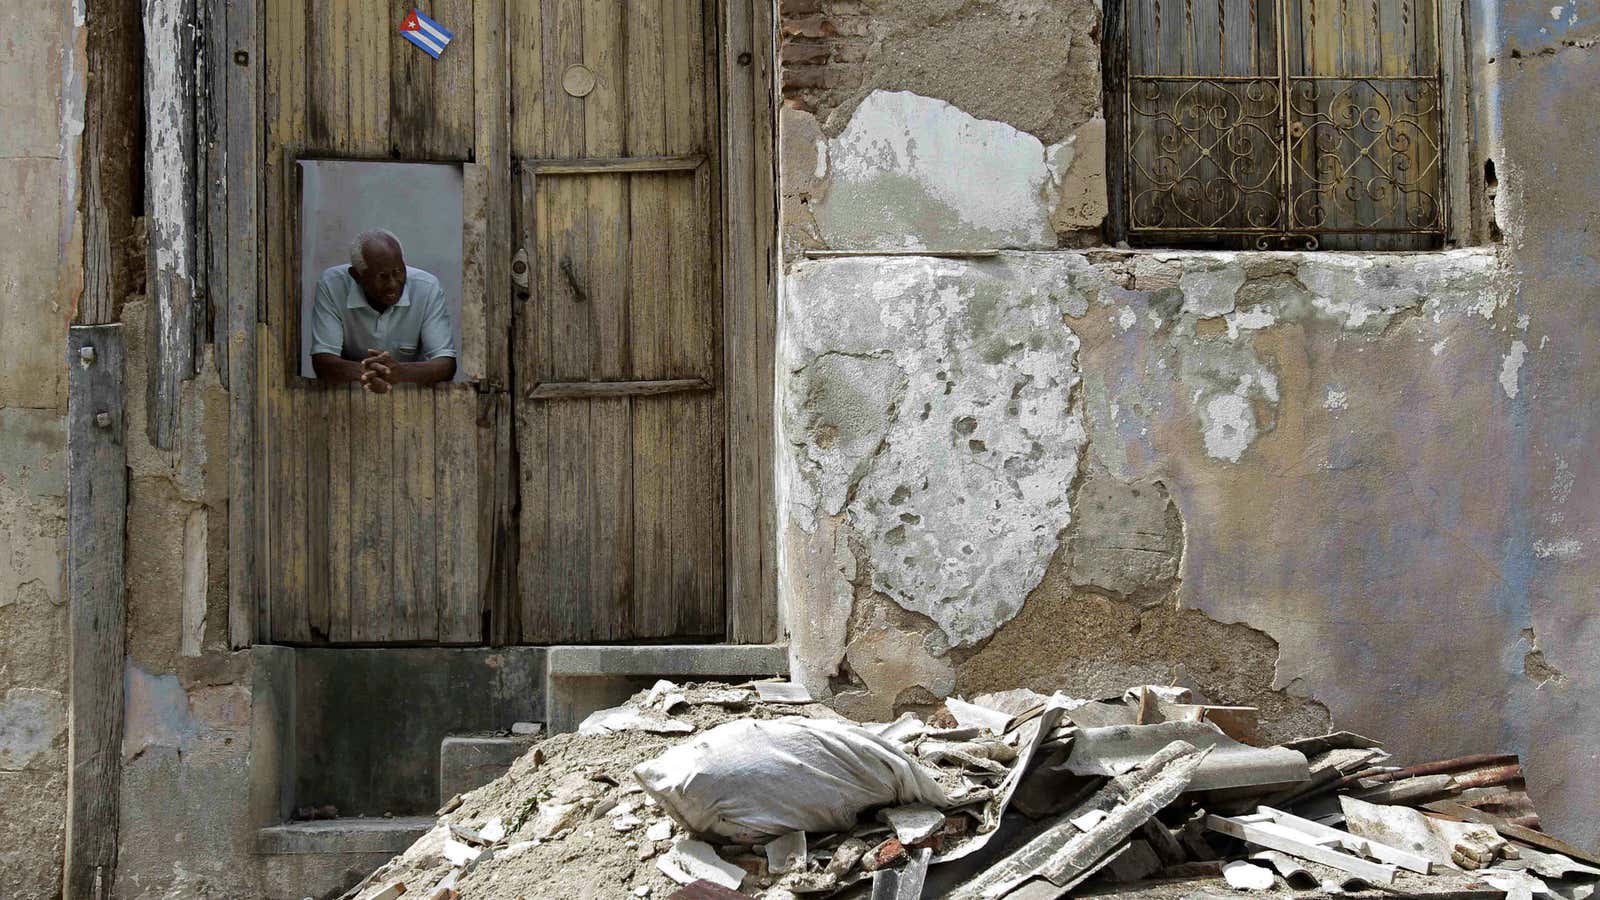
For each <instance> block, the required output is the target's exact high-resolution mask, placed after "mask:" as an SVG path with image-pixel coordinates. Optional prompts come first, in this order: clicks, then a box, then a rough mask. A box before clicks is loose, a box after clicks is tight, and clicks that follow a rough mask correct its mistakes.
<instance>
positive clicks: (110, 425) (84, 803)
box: [62, 324, 128, 900]
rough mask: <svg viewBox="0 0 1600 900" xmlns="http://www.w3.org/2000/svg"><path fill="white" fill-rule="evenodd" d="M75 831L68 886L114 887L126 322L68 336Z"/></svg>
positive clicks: (75, 891) (80, 894)
mask: <svg viewBox="0 0 1600 900" xmlns="http://www.w3.org/2000/svg"><path fill="white" fill-rule="evenodd" d="M67 354H68V356H67V366H68V370H69V371H68V377H67V602H68V616H69V620H70V626H71V644H70V647H69V649H68V657H67V671H68V675H67V678H68V685H69V688H68V690H69V695H70V696H69V701H68V712H67V719H68V722H67V798H68V800H67V841H66V865H65V871H64V874H63V885H62V894H63V896H65V897H66V898H68V900H76V898H100V897H106V896H109V895H110V892H111V885H112V881H113V874H114V870H115V867H116V862H117V799H118V796H119V790H118V785H119V782H120V781H121V777H122V715H123V709H122V707H123V697H122V694H123V687H122V667H123V653H124V650H125V640H126V638H125V635H124V633H123V621H124V607H123V588H122V562H123V559H122V554H123V539H124V532H125V528H126V526H125V521H124V514H125V510H126V508H127V497H128V485H127V467H126V466H127V463H126V451H125V444H124V441H123V434H124V423H123V416H122V412H123V397H122V366H123V342H122V326H121V325H120V324H113V325H91V326H78V327H74V328H72V329H71V331H70V333H69V335H68V338H67Z"/></svg>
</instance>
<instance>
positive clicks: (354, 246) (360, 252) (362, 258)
mask: <svg viewBox="0 0 1600 900" xmlns="http://www.w3.org/2000/svg"><path fill="white" fill-rule="evenodd" d="M374 241H393V242H394V246H395V249H396V250H399V251H400V253H401V255H404V254H405V248H403V247H401V246H400V239H399V238H397V237H395V236H394V232H392V231H390V230H389V229H387V228H373V229H371V230H369V231H363V232H361V233H360V234H358V235H356V239H355V240H354V241H351V242H350V268H351V269H352V270H354V271H356V272H365V271H366V270H367V257H366V250H367V245H368V244H370V243H372V242H374Z"/></svg>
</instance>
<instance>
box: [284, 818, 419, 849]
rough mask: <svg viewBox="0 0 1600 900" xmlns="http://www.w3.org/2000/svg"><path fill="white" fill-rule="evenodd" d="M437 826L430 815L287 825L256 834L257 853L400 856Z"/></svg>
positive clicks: (325, 820) (335, 820) (291, 823)
mask: <svg viewBox="0 0 1600 900" xmlns="http://www.w3.org/2000/svg"><path fill="white" fill-rule="evenodd" d="M433 823H434V820H433V818H432V817H429V816H396V817H395V818H392V819H379V818H372V819H319V820H316V821H311V822H285V823H284V824H282V825H273V826H271V827H270V828H263V829H261V830H260V831H257V832H256V852H257V853H259V854H261V855H263V856H298V855H306V854H345V853H391V854H392V853H400V852H402V851H404V850H405V849H406V848H407V847H410V846H411V845H412V844H413V843H415V842H416V840H417V838H420V837H422V836H423V835H424V834H427V832H428V830H429V829H431V828H432V827H433Z"/></svg>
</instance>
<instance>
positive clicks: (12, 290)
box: [0, 3, 83, 898]
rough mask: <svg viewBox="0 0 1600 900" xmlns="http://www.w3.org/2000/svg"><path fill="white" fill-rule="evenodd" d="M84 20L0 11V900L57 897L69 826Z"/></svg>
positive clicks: (58, 8) (71, 11)
mask: <svg viewBox="0 0 1600 900" xmlns="http://www.w3.org/2000/svg"><path fill="white" fill-rule="evenodd" d="M79 14H81V12H80V11H78V10H75V8H74V7H73V5H72V4H69V3H9V4H4V5H3V6H0V35H4V37H3V38H0V47H3V48H4V52H3V56H4V58H5V64H4V65H3V66H0V123H4V124H3V127H0V347H3V348H4V352H3V353H0V810H4V811H5V814H4V815H0V896H4V897H19V898H31V897H52V896H56V895H57V894H58V893H59V890H60V883H61V852H62V846H63V840H64V829H63V820H64V819H65V816H66V803H65V797H66V762H67V733H66V709H67V679H66V658H67V631H66V629H67V616H66V608H65V605H64V603H65V601H64V575H63V564H64V562H65V559H66V429H65V413H66V367H65V365H64V364H63V360H64V358H65V348H66V327H67V320H68V319H69V318H70V316H71V315H72V307H73V303H74V298H75V297H76V293H77V291H78V289H79V286H80V285H81V283H82V270H81V261H80V260H79V259H78V256H79V254H80V250H79V242H78V237H77V234H76V220H75V216H74V208H75V206H76V202H77V187H76V168H77V164H78V157H77V136H78V134H79V132H81V130H82V127H83V123H82V113H81V108H82V102H83V85H82V81H81V78H82V64H81V58H80V55H79V53H78V52H77V50H76V48H75V45H76V36H77V35H78V34H80V30H79V26H81V24H82V22H81V20H80V19H79V18H78V15H79Z"/></svg>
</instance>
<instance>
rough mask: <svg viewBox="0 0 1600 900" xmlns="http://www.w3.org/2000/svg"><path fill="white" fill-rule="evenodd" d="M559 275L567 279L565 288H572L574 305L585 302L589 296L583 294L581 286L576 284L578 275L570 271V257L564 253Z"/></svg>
mask: <svg viewBox="0 0 1600 900" xmlns="http://www.w3.org/2000/svg"><path fill="white" fill-rule="evenodd" d="M561 274H562V275H563V276H565V277H566V279H567V287H569V288H572V301H573V302H574V303H583V302H586V301H587V300H588V299H589V295H588V294H587V293H585V292H584V290H583V285H581V284H579V283H578V273H576V272H574V271H573V270H572V257H570V256H568V255H566V254H565V253H563V254H562V255H561Z"/></svg>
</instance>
